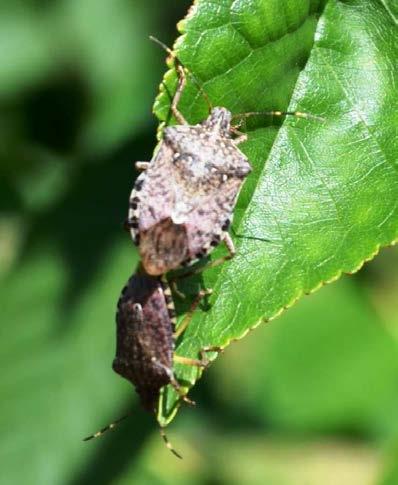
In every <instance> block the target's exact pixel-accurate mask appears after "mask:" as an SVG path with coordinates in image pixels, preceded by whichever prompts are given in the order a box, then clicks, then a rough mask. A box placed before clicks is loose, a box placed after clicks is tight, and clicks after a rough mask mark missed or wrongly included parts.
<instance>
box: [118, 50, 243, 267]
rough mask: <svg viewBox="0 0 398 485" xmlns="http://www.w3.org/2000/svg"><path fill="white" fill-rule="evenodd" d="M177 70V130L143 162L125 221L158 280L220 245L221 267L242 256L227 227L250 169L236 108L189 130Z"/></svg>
mask: <svg viewBox="0 0 398 485" xmlns="http://www.w3.org/2000/svg"><path fill="white" fill-rule="evenodd" d="M168 52H169V53H170V54H171V55H172V56H173V58H174V59H175V56H174V55H173V53H172V52H171V51H170V50H169V51H168ZM177 70H178V73H179V80H178V87H177V91H176V94H175V96H174V98H173V100H172V103H171V111H172V113H173V115H174V117H175V118H176V120H177V122H178V125H175V126H169V127H167V128H165V129H164V132H163V139H162V141H161V143H160V146H159V148H158V150H157V152H156V154H155V155H154V157H153V159H152V160H151V161H150V162H137V163H136V167H137V169H140V170H143V171H144V172H143V173H142V174H141V175H140V176H139V177H138V178H137V180H136V182H135V185H134V188H133V190H132V192H131V195H130V201H129V212H128V219H127V222H126V226H127V228H128V229H129V230H130V232H131V236H132V238H133V241H134V242H135V243H136V244H137V245H138V246H139V252H140V255H141V260H142V265H143V267H144V268H145V271H146V272H147V273H148V274H151V275H161V274H164V273H167V272H168V271H170V270H173V269H176V268H179V267H180V266H186V265H188V264H191V263H193V262H195V261H196V260H198V259H200V258H202V257H204V256H206V255H207V254H208V253H209V252H210V251H211V250H212V249H213V247H215V246H217V245H218V244H219V243H220V242H221V241H224V242H225V244H226V246H227V249H228V251H229V256H227V257H225V258H221V260H220V261H219V262H221V261H223V260H225V259H228V258H230V257H232V256H233V255H234V254H235V248H234V244H233V241H232V239H231V237H230V236H229V233H228V232H227V230H228V227H229V225H230V223H231V219H232V213H233V209H234V206H235V203H236V200H237V196H238V194H239V190H240V188H241V185H242V183H243V181H244V179H245V177H246V176H247V175H248V174H249V173H250V171H251V166H250V163H249V161H248V159H247V157H246V156H245V155H244V154H243V153H242V152H241V151H240V150H239V149H238V145H239V143H241V142H243V141H245V140H246V135H244V134H241V133H239V132H237V130H235V129H234V128H233V127H232V126H231V117H232V115H231V113H230V111H228V110H227V109H226V108H222V107H216V108H213V109H212V111H211V113H210V115H209V117H208V118H207V119H206V120H204V121H203V122H202V123H200V124H197V125H189V124H188V122H187V121H186V120H185V118H184V117H183V115H182V114H181V113H180V112H179V111H178V109H177V106H178V102H179V100H180V97H181V94H182V91H183V89H184V86H185V83H186V78H185V72H184V68H183V67H182V65H181V64H180V63H178V64H177ZM237 133H239V134H238V136H237V137H235V138H234V136H233V135H236V134H237ZM213 265H214V262H213Z"/></svg>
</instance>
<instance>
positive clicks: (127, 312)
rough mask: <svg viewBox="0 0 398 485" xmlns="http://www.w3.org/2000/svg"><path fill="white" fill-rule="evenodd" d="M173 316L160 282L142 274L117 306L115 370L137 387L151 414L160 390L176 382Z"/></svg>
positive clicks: (131, 283) (167, 293)
mask: <svg viewBox="0 0 398 485" xmlns="http://www.w3.org/2000/svg"><path fill="white" fill-rule="evenodd" d="M172 312H173V310H172V302H171V301H170V297H169V292H168V291H166V292H165V291H164V288H163V283H162V282H161V281H160V279H159V278H156V277H151V276H148V275H145V274H140V273H137V274H135V275H134V276H132V277H131V278H130V279H129V281H128V283H127V285H126V286H125V287H124V289H123V291H122V294H121V296H120V299H119V302H118V305H117V314H116V325H117V339H116V342H117V343H116V357H115V359H114V361H113V369H114V371H115V372H117V373H118V374H120V375H121V376H123V377H124V378H126V379H127V380H129V381H130V382H131V383H132V384H133V385H134V386H135V388H136V391H137V393H138V395H139V396H140V399H141V403H142V405H143V406H144V408H145V409H147V410H148V411H150V412H154V411H155V408H156V405H157V402H158V398H159V391H160V388H161V387H163V386H165V385H166V384H169V383H170V381H171V380H172V379H173V370H172V369H173V350H174V342H173V330H174V323H173V321H174V317H173V313H172Z"/></svg>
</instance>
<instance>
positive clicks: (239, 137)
mask: <svg viewBox="0 0 398 485" xmlns="http://www.w3.org/2000/svg"><path fill="white" fill-rule="evenodd" d="M231 132H232V133H233V134H234V135H237V137H236V138H234V143H235V145H239V143H243V142H245V141H247V138H248V137H247V134H246V133H242V132H241V131H239V130H238V129H237V127H235V126H231Z"/></svg>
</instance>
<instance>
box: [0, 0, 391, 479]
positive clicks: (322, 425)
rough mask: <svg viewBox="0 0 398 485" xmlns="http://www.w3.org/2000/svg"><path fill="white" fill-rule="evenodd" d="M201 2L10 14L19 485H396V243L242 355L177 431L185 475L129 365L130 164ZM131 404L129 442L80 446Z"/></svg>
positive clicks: (14, 443) (11, 442) (3, 157)
mask: <svg viewBox="0 0 398 485" xmlns="http://www.w3.org/2000/svg"><path fill="white" fill-rule="evenodd" d="M235 3H236V4H239V3H242V2H235ZM248 3H250V2H248ZM251 3H254V2H251ZM286 3H289V5H290V6H294V4H295V2H293V1H292V2H286ZM315 3H316V2H313V4H314V5H315ZM333 3H339V4H340V2H333ZM344 3H349V2H341V4H344ZM352 3H354V4H355V2H352ZM376 3H377V2H375V4H376ZM213 4H214V5H217V4H216V3H214V2H213ZM221 4H222V5H227V4H228V2H226V1H220V5H221ZM275 5H277V3H275V2H269V8H270V9H271V7H272V6H274V7H275ZM188 6H189V2H185V1H184V2H183V1H181V0H180V1H178V2H177V1H175V2H171V1H169V2H167V4H166V2H157V1H155V0H150V1H148V0H145V1H144V0H142V1H128V0H117V1H112V2H111V1H110V0H105V1H102V2H93V1H92V0H87V1H85V2H78V1H74V0H64V1H58V2H52V3H49V2H44V1H38V0H31V1H14V2H12V3H11V2H9V4H8V5H2V6H1V7H0V39H1V40H0V66H1V67H0V104H1V114H0V125H1V130H0V171H1V176H0V199H1V214H0V278H1V280H0V282H1V290H0V308H1V315H2V325H1V327H0V332H1V337H2V338H1V339H0V368H1V369H2V371H1V372H2V379H1V383H0V395H1V396H2V400H1V402H0V429H1V442H0V465H1V466H0V470H1V471H0V474H1V477H2V480H3V481H4V483H9V484H14V483H15V484H17V483H33V484H36V483H37V484H47V483H48V484H51V485H53V484H64V483H72V484H85V483H96V484H101V483H104V484H106V483H115V484H127V483H142V484H146V483H173V484H175V483H187V482H188V483H209V484H210V483H217V484H218V483H220V484H221V483H226V484H230V483H231V484H234V483H242V482H244V483H262V484H263V483H272V484H285V483H286V484H301V483H314V484H318V483H328V480H329V479H330V477H333V480H334V481H335V482H337V481H338V482H339V483H342V484H344V483H347V484H348V483H349V484H356V483H358V484H361V485H362V484H364V483H383V484H384V483H396V481H397V480H398V478H397V474H398V460H397V459H396V456H397V455H396V452H397V449H398V419H397V404H398V386H397V383H398V377H397V371H398V353H397V350H398V349H397V338H398V330H397V329H398V326H397V325H398V313H397V306H396V303H395V300H396V294H397V290H398V278H397V276H396V273H397V271H396V269H397V267H398V255H397V252H396V250H395V249H387V250H385V251H384V253H382V254H381V255H380V256H379V257H378V258H377V259H376V260H375V261H374V262H372V263H370V264H369V265H367V266H366V267H365V268H364V270H363V271H361V273H359V274H358V275H355V276H352V277H350V278H348V277H345V278H344V279H341V280H340V281H338V282H337V283H335V284H333V285H331V286H328V287H326V288H324V289H323V290H322V291H321V292H319V293H316V294H314V295H311V296H310V297H309V298H305V299H303V300H302V301H301V302H300V303H299V304H298V305H297V306H296V307H294V308H292V309H291V310H289V312H287V313H286V314H284V315H282V316H281V318H280V319H278V320H277V321H275V322H273V323H271V324H268V325H263V326H261V327H259V328H258V329H257V330H256V331H255V332H253V333H252V334H249V335H248V336H247V337H246V339H244V340H242V341H240V342H239V343H237V344H234V345H232V346H231V347H230V348H229V349H228V350H227V351H226V352H225V354H224V355H223V356H222V358H220V359H219V360H218V361H217V363H216V364H215V365H214V366H213V367H212V368H211V369H210V370H209V372H207V373H206V375H205V377H204V378H203V379H202V381H201V382H200V385H199V386H197V388H196V389H194V391H193V393H192V394H193V397H194V398H195V399H196V400H197V401H198V407H197V409H183V411H182V412H181V413H180V415H179V417H178V419H177V420H176V422H175V426H172V427H171V428H170V430H169V433H170V437H171V438H172V440H173V442H174V444H175V446H176V448H178V449H179V450H180V451H181V452H182V453H183V455H184V461H183V462H180V461H177V460H174V458H173V457H172V456H170V454H169V453H168V451H167V450H166V449H165V448H164V447H163V444H162V443H161V441H160V439H159V436H158V433H157V429H156V426H155V425H154V423H153V419H152V418H151V417H150V416H147V415H146V414H145V413H144V412H143V411H141V409H140V407H139V406H138V403H137V400H136V399H135V395H134V393H133V392H132V389H131V387H130V385H129V384H128V383H127V382H124V381H122V380H121V379H119V378H118V377H117V376H116V375H115V374H113V373H112V371H111V368H110V363H111V361H112V358H113V355H114V309H115V302H116V300H117V297H118V294H119V292H120V289H121V287H122V286H123V284H124V282H125V281H126V280H127V278H128V276H129V274H130V273H131V271H132V269H133V268H134V266H135V264H136V254H135V251H134V249H133V247H132V245H131V243H130V241H129V238H128V237H127V236H126V235H125V234H124V233H123V231H122V230H121V225H122V222H123V219H124V216H125V212H126V198H127V196H128V194H129V191H130V189H131V185H132V182H133V179H134V177H135V173H134V171H133V168H132V161H134V160H146V159H149V158H150V156H151V153H152V150H153V147H154V144H155V131H156V124H155V122H154V119H153V117H152V116H151V113H150V107H151V105H152V102H153V99H154V96H155V95H156V92H157V85H158V83H159V81H160V79H161V75H162V72H163V71H164V64H163V59H164V53H163V52H161V51H160V50H159V49H158V48H157V47H156V46H154V45H152V44H151V43H150V42H149V41H148V40H147V37H148V35H149V34H155V35H156V36H158V37H159V38H161V39H162V40H164V41H165V42H167V43H168V44H169V45H170V44H172V42H173V40H174V38H175V37H176V31H175V23H176V21H177V20H179V19H180V18H182V17H183V16H184V15H185V13H186V10H187V8H188ZM378 6H379V7H380V6H382V7H383V6H384V7H385V8H386V9H387V11H389V12H390V13H391V14H392V15H393V13H394V11H393V6H392V4H391V5H390V4H389V3H388V2H385V1H380V3H379V4H378ZM393 40H394V38H393V37H392V38H390V39H389V41H388V42H393ZM388 42H387V43H388ZM387 68H389V69H390V70H391V71H390V72H391V76H393V75H394V71H393V70H392V69H393V68H392V67H391V66H387V67H386V69H387ZM387 73H388V71H387ZM275 93H276V94H275V95H277V92H276V91H275ZM289 99H290V98H289V97H288V98H287V99H285V100H281V102H287V101H288V100H289ZM277 101H278V99H275V102H277ZM276 107H279V106H276ZM390 120H391V121H392V122H393V121H394V119H393V118H390ZM277 123H278V122H277ZM277 129H278V125H276V126H274V125H272V126H271V128H270V131H274V132H275V133H276V131H277ZM392 129H394V125H392ZM269 140H270V145H271V143H272V141H273V136H271V135H270V137H269ZM271 160H272V159H271ZM243 200H244V199H243ZM126 410H132V412H133V417H132V418H131V419H130V420H129V421H126V422H125V423H124V424H123V426H121V427H120V428H119V429H117V430H115V431H114V432H113V433H109V434H108V435H107V436H104V437H103V439H101V440H98V441H94V442H91V443H82V442H81V441H80V440H81V438H82V437H83V436H85V435H87V434H89V433H91V432H93V431H94V430H96V429H98V428H99V427H101V426H102V425H104V424H106V423H107V422H109V421H111V420H112V419H114V418H115V417H118V416H119V415H121V414H123V413H124V412H125V411H126ZM287 464H288V466H287ZM335 482H334V483H335Z"/></svg>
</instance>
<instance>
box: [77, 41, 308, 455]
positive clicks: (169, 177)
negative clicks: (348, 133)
mask: <svg viewBox="0 0 398 485" xmlns="http://www.w3.org/2000/svg"><path fill="white" fill-rule="evenodd" d="M166 49H167V47H166ZM167 50H168V49H167ZM168 52H169V54H170V55H171V56H172V57H173V59H174V60H175V61H176V66H177V72H178V74H179V80H178V86H177V90H176V94H175V96H174V98H173V100H172V103H171V110H172V113H173V115H174V117H175V118H176V120H177V122H178V123H179V124H178V125H176V126H171V127H167V128H165V130H164V133H163V139H162V141H161V143H160V146H159V148H158V150H157V152H156V154H155V156H154V157H153V159H152V160H151V162H137V164H136V166H137V168H138V169H140V170H143V173H142V174H141V175H140V176H139V177H138V178H137V180H136V182H135V185H134V188H133V190H132V192H131V196H130V200H129V212H128V220H127V223H126V225H127V227H128V229H129V230H130V233H131V236H132V238H133V240H134V242H135V244H137V245H138V246H139V252H140V255H141V259H142V268H141V270H140V271H139V272H138V273H137V274H135V275H134V276H132V277H131V278H130V280H129V282H128V284H127V286H126V287H125V288H124V290H123V292H122V295H121V297H120V299H119V302H118V310H117V316H116V320H117V349H116V357H115V360H114V362H113V369H114V370H115V371H116V372H117V373H118V374H120V375H121V376H123V377H124V378H126V379H127V380H129V381H130V382H132V384H133V385H134V386H135V388H136V391H137V393H138V394H139V396H140V398H141V402H142V404H143V406H144V408H145V409H147V410H148V411H150V412H156V410H157V406H158V402H159V395H160V390H161V388H162V387H163V386H165V385H167V384H171V385H172V386H173V387H174V389H175V390H176V391H177V393H178V394H179V395H180V397H181V399H182V400H184V401H186V402H188V403H190V404H192V401H190V400H189V399H188V398H187V397H186V395H185V393H184V390H183V389H182V388H181V386H180V384H179V383H178V380H177V379H176V378H175V375H174V372H173V364H174V363H175V362H179V363H182V364H187V365H195V366H198V367H206V366H207V364H208V359H207V357H206V352H208V351H219V350H220V349H218V348H204V349H203V350H202V351H201V359H190V358H186V357H180V356H177V355H175V354H174V342H175V339H176V338H177V337H178V336H179V335H181V333H182V332H183V330H184V329H185V328H186V326H187V325H188V323H189V320H190V318H191V316H192V313H193V311H194V309H195V308H196V306H197V305H198V303H199V300H200V298H201V297H202V296H203V295H204V294H206V292H201V293H200V294H199V295H198V297H197V298H196V299H195V300H194V302H193V304H192V306H191V309H190V311H189V312H188V314H187V315H186V317H185V319H184V320H183V322H182V323H181V325H180V326H179V328H178V329H177V331H174V325H175V317H174V304H173V301H172V297H171V292H170V288H169V287H168V285H167V284H166V280H165V278H164V277H163V276H162V275H164V274H165V273H167V272H168V271H170V270H173V269H177V268H179V267H181V266H187V265H189V264H192V263H193V262H195V261H197V260H199V259H201V258H203V257H204V256H206V255H208V254H209V252H210V251H211V249H212V248H213V247H215V246H217V245H218V244H219V243H220V242H221V241H224V242H225V244H226V246H227V248H228V250H229V256H227V257H224V258H220V259H219V260H216V261H213V262H212V263H211V266H215V265H216V264H219V263H221V262H222V261H224V260H225V259H228V258H230V257H232V256H233V255H234V254H235V248H234V245H233V242H232V239H231V238H230V236H229V234H228V232H227V230H228V227H229V225H230V223H231V220H232V213H233V209H234V206H235V203H236V199H237V196H238V194H239V190H240V188H241V185H242V183H243V181H244V179H245V177H246V176H247V175H248V174H249V173H250V171H251V167H250V164H249V161H248V159H247V158H246V157H245V155H244V154H243V153H242V152H241V151H240V150H239V148H238V145H239V143H241V142H243V141H244V140H246V135H244V134H241V133H239V132H238V131H237V130H236V129H235V128H234V127H233V126H232V125H231V118H232V115H231V113H230V112H229V111H228V110H227V109H226V108H222V107H218V108H213V109H212V110H211V113H210V115H209V116H208V118H207V119H206V120H204V121H203V122H202V123H200V124H198V125H194V126H192V125H189V124H188V123H187V121H186V120H185V118H184V117H183V115H182V114H181V113H180V112H179V111H178V108H177V107H178V102H179V100H180V97H181V94H182V91H183V89H184V86H185V82H186V78H185V72H184V68H183V67H182V65H181V63H179V62H177V60H176V58H175V56H174V54H173V53H172V52H171V51H170V50H168ZM256 114H267V113H246V114H244V115H243V116H244V117H246V116H249V115H256ZM268 114H276V115H283V114H293V115H295V116H300V117H307V115H306V114H305V113H290V112H285V113H282V112H270V113H268ZM122 419H123V418H122ZM116 423H117V422H115V423H112V424H111V425H109V426H107V427H106V428H104V429H103V430H101V431H99V432H98V433H95V434H94V435H92V436H89V437H88V438H86V439H91V438H95V437H97V436H100V435H101V434H102V433H103V432H104V431H106V430H107V429H111V428H113V427H114V426H115V424H116ZM161 433H162V436H163V439H164V440H165V442H166V445H167V446H168V448H169V449H170V450H171V451H172V452H173V453H174V454H175V455H176V456H180V455H179V454H178V453H177V452H176V451H175V450H174V449H173V448H172V447H171V445H170V443H169V442H168V440H167V438H166V435H165V434H164V431H163V429H162V428H161Z"/></svg>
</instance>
